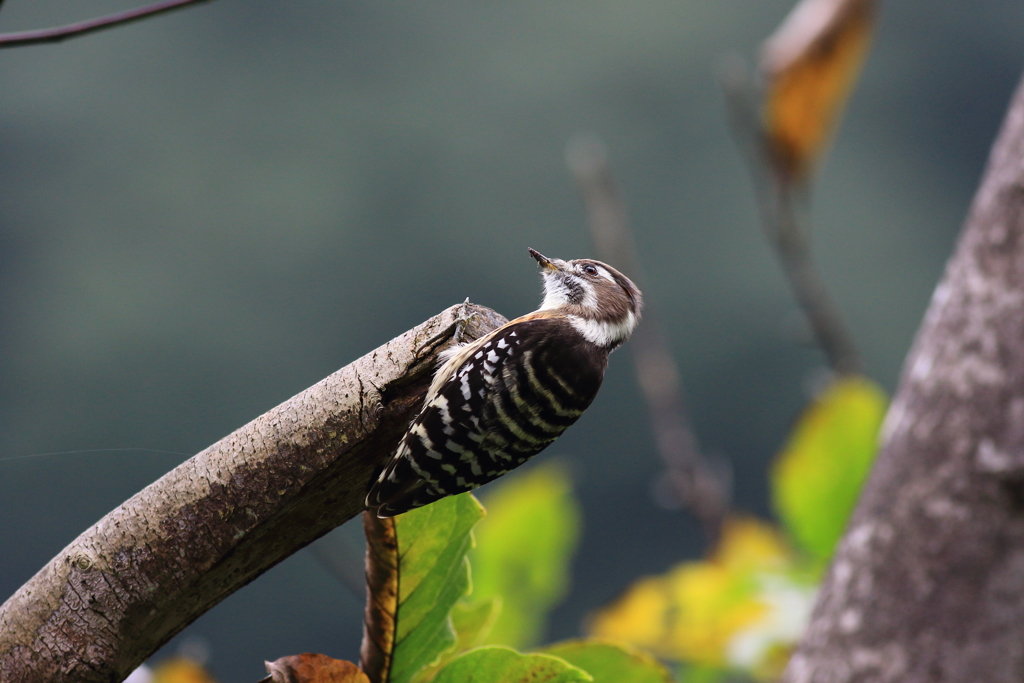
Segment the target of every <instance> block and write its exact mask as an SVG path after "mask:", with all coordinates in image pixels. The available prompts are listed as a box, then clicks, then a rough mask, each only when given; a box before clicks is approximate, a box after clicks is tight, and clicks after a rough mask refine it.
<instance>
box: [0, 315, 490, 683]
mask: <svg viewBox="0 0 1024 683" xmlns="http://www.w3.org/2000/svg"><path fill="white" fill-rule="evenodd" d="M504 322H505V319H504V318H502V317H501V316H500V315H498V314H497V313H495V312H493V311H491V310H489V309H487V308H483V307H481V306H475V305H473V304H469V303H466V304H461V305H458V306H453V307H451V308H449V309H448V310H446V311H444V312H442V313H441V314H439V315H437V316H434V317H433V318H431V319H430V320H427V321H426V322H424V323H422V324H421V325H419V326H417V327H415V328H413V329H412V330H409V331H408V332H406V333H404V334H402V335H400V336H399V337H396V338H395V339H393V340H392V341H390V342H388V343H387V344H385V345H384V346H381V347H380V348H378V349H377V350H375V351H373V352H371V353H369V354H367V355H365V356H363V357H362V358H360V359H358V360H356V361H355V362H353V363H351V364H349V365H347V366H345V367H344V368H342V369H341V370H339V371H337V372H336V373H334V374H332V375H330V376H329V377H327V378H326V379H324V380H323V381H321V382H319V383H318V384H315V385H313V386H312V387H310V388H309V389H307V390H305V391H303V392H302V393H300V394H298V395H297V396H294V397H293V398H291V399H289V400H287V401H285V402H284V403H282V404H281V405H279V406H278V407H276V408H274V409H273V410H271V411H269V412H267V413H265V414H264V415H262V416H260V417H258V418H256V419H255V420H253V421H252V422H250V423H249V424H247V425H245V426H244V427H242V428H241V429H239V430H237V431H236V432H234V433H232V434H230V435H228V436H227V437H225V438H224V439H222V440H220V441H218V442H217V443H215V444H214V445H212V446H210V447H209V448H207V449H206V450H204V451H203V452H201V453H199V454H198V455H196V456H194V457H193V458H191V459H190V460H188V461H186V462H185V463H183V464H181V465H180V466H178V467H177V468H175V469H174V470H172V471H171V472H169V473H168V474H166V475H164V476H163V477H162V478H160V479H159V480H157V481H156V482H154V483H153V484H150V485H149V486H148V487H146V488H145V489H143V490H142V491H141V492H140V493H138V494H136V495H135V496H133V497H132V498H131V499H129V500H128V501H126V502H125V503H124V504H122V505H121V506H120V507H118V508H117V509H116V510H114V511H113V512H111V513H110V514H108V515H107V516H106V517H104V518H103V519H101V520H100V521H99V522H97V523H96V524H95V525H94V526H93V527H92V528H90V529H88V530H86V531H85V532H84V533H83V534H82V535H81V536H79V537H78V538H77V539H75V540H74V541H73V542H72V543H71V544H70V545H69V546H68V547H67V548H65V549H64V550H62V551H61V552H60V553H59V554H58V555H57V556H56V557H55V558H54V559H53V560H51V561H50V563H49V564H48V565H46V566H45V567H44V568H43V569H42V570H40V571H39V573H38V574H36V575H35V576H34V577H33V578H32V579H30V580H29V581H28V583H26V584H25V585H24V586H22V587H21V588H20V589H19V590H18V592H17V593H15V594H14V595H13V596H12V597H11V598H10V599H9V600H7V602H6V603H4V604H3V605H0V681H3V682H4V683H7V682H10V683H15V682H18V683H20V682H22V681H25V682H28V681H47V682H49V683H71V682H72V681H74V682H76V683H91V682H93V681H95V682H100V681H103V682H105V683H106V682H109V681H120V680H122V679H123V678H124V677H125V676H127V675H128V674H129V673H130V672H131V671H132V670H133V669H134V668H135V667H136V666H138V665H139V664H140V663H141V662H143V661H144V660H145V659H146V658H147V657H148V656H149V655H150V654H152V653H153V652H155V651H156V650H157V648H159V647H160V646H161V645H162V644H164V643H166V642H167V641H168V640H169V639H170V638H171V637H173V636H174V635H175V634H176V633H178V632H179V631H181V630H182V629H183V628H184V627H185V626H187V625H188V624H190V623H191V622H192V621H194V620H195V619H196V618H198V617H199V616H200V615H201V614H203V613H204V612H206V611H207V610H209V609H210V608H211V607H213V606H214V605H216V604H217V603H219V602H220V601H221V600H223V599H224V598H226V597H227V596H228V595H230V594H231V593H233V592H234V591H236V590H238V589H239V588H241V587H242V586H244V585H245V584H247V583H249V582H250V581H252V580H253V579H255V578H256V577H257V576H259V575H260V574H262V573H263V572H265V571H266V570H267V569H269V568H271V567H273V566H274V565H275V564H277V563H278V562H280V561H281V560H283V559H284V558H286V557H288V556H289V555H291V554H292V553H294V552H295V551H296V550H299V549H300V548H302V547H304V546H306V545H307V544H309V543H311V542H312V541H314V540H316V539H317V538H319V537H320V536H323V535H324V534H326V533H327V532H328V531H330V530H331V529H333V528H334V527H336V526H338V525H339V524H341V523H342V522H344V521H346V520H348V519H350V518H352V517H353V516H355V515H357V514H359V512H360V511H361V510H362V509H363V498H364V496H365V495H366V491H367V489H368V488H369V483H370V479H371V477H372V476H373V474H374V471H375V469H376V468H377V467H379V465H380V464H381V463H382V461H383V459H385V458H386V457H387V456H388V455H390V453H391V452H392V450H393V449H394V447H395V444H396V443H397V442H398V439H399V438H400V437H401V434H402V431H403V430H404V429H405V428H406V426H407V425H408V424H409V421H410V420H411V419H412V417H413V416H414V414H415V412H416V411H417V410H418V409H419V406H420V403H421V402H422V400H423V396H424V394H425V393H426V390H427V387H428V385H429V383H430V379H431V376H432V374H433V368H434V367H435V364H436V360H437V354H438V353H439V352H440V351H441V350H443V349H444V348H446V347H447V346H450V345H451V343H452V339H453V337H454V336H456V335H459V336H461V337H462V338H466V339H475V338H477V337H479V336H482V335H483V334H486V333H487V332H489V331H491V330H493V329H495V328H496V327H498V326H499V325H501V324H503V323H504Z"/></svg>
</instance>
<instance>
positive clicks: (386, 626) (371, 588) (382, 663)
mask: <svg viewBox="0 0 1024 683" xmlns="http://www.w3.org/2000/svg"><path fill="white" fill-rule="evenodd" d="M363 529H364V530H365V532H366V589H367V598H366V613H365V616H364V619H363V646H362V651H361V652H360V653H359V664H360V666H361V667H362V669H363V671H365V672H366V674H367V676H369V679H368V680H369V681H372V683H386V681H387V680H388V674H389V673H390V670H391V655H392V653H393V651H394V648H395V624H396V616H397V614H398V535H397V534H396V532H395V520H394V519H393V518H388V519H379V518H378V517H377V515H375V514H373V513H372V512H370V511H366V512H363Z"/></svg>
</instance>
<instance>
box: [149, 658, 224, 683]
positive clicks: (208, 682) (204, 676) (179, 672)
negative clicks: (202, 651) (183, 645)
mask: <svg viewBox="0 0 1024 683" xmlns="http://www.w3.org/2000/svg"><path fill="white" fill-rule="evenodd" d="M153 683H217V682H216V680H214V678H213V676H211V675H210V674H209V673H207V672H206V669H204V668H203V667H202V666H200V665H199V664H198V663H196V662H194V661H192V660H191V659H188V658H187V657H172V658H170V659H165V660H164V661H162V662H160V663H159V664H158V665H157V666H156V668H155V669H153Z"/></svg>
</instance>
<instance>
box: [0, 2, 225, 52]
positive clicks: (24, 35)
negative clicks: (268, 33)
mask: <svg viewBox="0 0 1024 683" xmlns="http://www.w3.org/2000/svg"><path fill="white" fill-rule="evenodd" d="M201 2H210V0H164V1H163V2H156V3H153V4H152V5H146V6H145V7H137V8H135V9H130V10H126V11H124V12H117V13H115V14H108V15H107V16H105V17H97V18H96V19H86V20H85V21H79V22H76V23H74V24H68V25H67V26H57V27H55V28H42V29H34V30H31V31H18V32H16V33H0V48H5V47H21V46H22V45H37V44H39V43H58V42H60V41H62V40H66V39H68V38H76V37H78V36H84V35H86V34H87V33H95V32H96V31H102V30H104V29H108V28H113V27H115V26H121V25H124V24H129V23H131V22H133V21H138V20H140V19H146V18H148V17H154V16H156V15H158V14H165V13H167V12H172V11H174V10H176V9H181V8H183V7H187V6H189V5H197V4H199V3H201ZM2 3H3V0H0V4H2Z"/></svg>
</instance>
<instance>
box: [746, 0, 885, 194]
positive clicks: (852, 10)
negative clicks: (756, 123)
mask: <svg viewBox="0 0 1024 683" xmlns="http://www.w3.org/2000/svg"><path fill="white" fill-rule="evenodd" d="M874 9H875V2H874V0H801V2H799V3H798V4H797V5H796V7H794V8H793V11H792V12H790V14H789V16H788V17H787V18H786V20H785V21H784V22H783V23H782V25H781V26H780V27H779V29H778V30H777V31H776V32H775V33H774V34H773V35H772V36H771V37H770V38H769V39H768V41H767V42H766V43H765V46H764V51H763V53H762V57H761V70H762V72H763V73H764V76H765V80H766V82H767V85H768V92H767V94H766V101H765V126H766V133H767V136H768V142H769V144H770V147H771V151H772V153H773V155H774V161H775V162H776V163H777V164H778V166H779V169H780V170H781V171H782V172H783V173H785V175H786V176H788V177H790V178H799V177H801V176H803V175H805V174H806V172H807V170H808V168H809V167H810V166H811V164H812V163H813V162H814V160H815V159H816V158H817V156H818V155H819V153H820V152H821V150H822V148H823V147H824V145H825V142H826V140H827V139H828V136H829V133H830V132H831V130H832V128H833V126H834V123H835V121H836V119H837V118H838V114H839V113H840V112H841V111H842V109H843V106H844V104H845V102H846V98H847V96H848V95H849V93H850V90H851V88H852V86H853V82H854V81H855V80H856V77H857V74H858V72H859V71H860V67H861V64H862V63H863V61H864V56H865V54H866V53H867V47H868V43H869V42H870V38H871V30H872V28H873V25H874Z"/></svg>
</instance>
